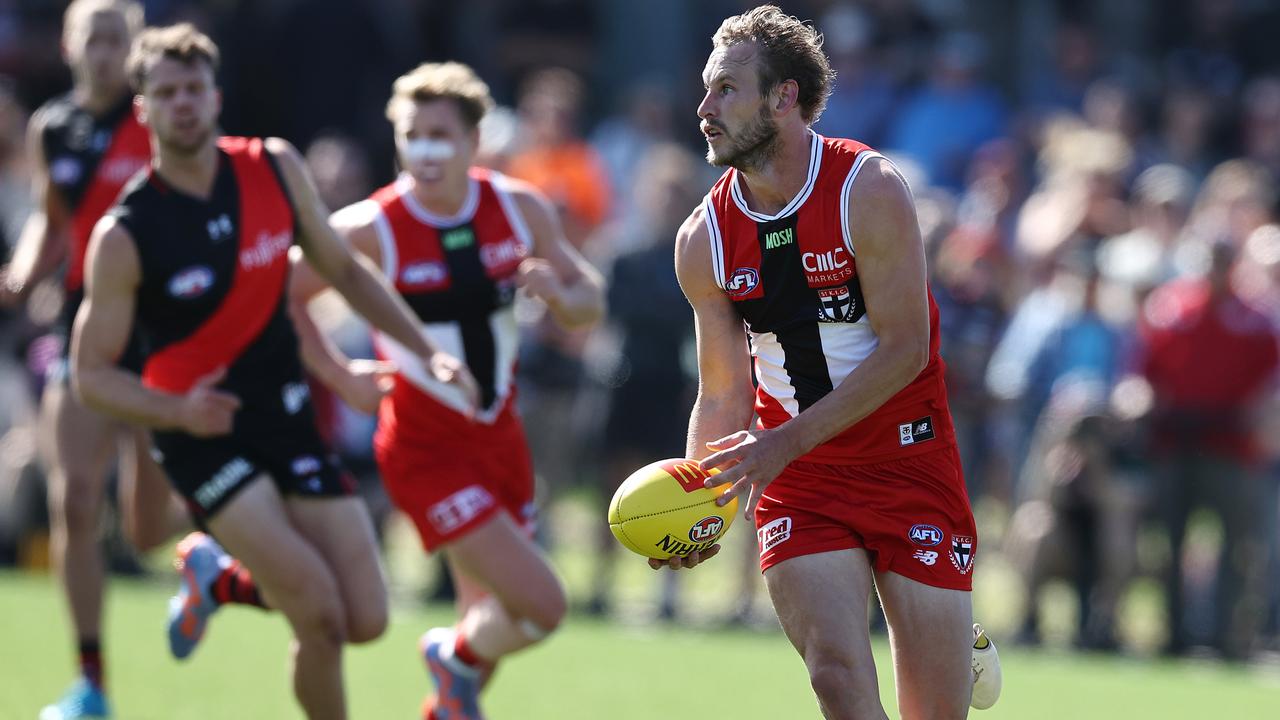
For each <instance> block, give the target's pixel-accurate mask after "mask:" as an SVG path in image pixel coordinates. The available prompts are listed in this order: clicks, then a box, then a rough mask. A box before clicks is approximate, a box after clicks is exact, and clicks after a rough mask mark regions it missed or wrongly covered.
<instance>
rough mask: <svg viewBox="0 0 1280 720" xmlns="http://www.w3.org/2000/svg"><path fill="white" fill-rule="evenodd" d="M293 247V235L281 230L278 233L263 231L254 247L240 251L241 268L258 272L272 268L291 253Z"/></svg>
mask: <svg viewBox="0 0 1280 720" xmlns="http://www.w3.org/2000/svg"><path fill="white" fill-rule="evenodd" d="M291 245H293V233H292V232H290V231H288V230H281V231H280V232H278V233H269V232H267V231H265V230H264V231H262V232H260V233H258V239H257V240H256V241H255V242H254V244H253V245H250V246H249V247H247V248H245V249H243V250H241V251H240V267H242V268H244V269H245V270H256V269H258V268H264V267H268V266H270V265H271V264H272V263H273V262H275V261H276V260H278V259H279V258H281V257H283V256H285V255H286V254H287V253H288V252H289V247H290V246H291Z"/></svg>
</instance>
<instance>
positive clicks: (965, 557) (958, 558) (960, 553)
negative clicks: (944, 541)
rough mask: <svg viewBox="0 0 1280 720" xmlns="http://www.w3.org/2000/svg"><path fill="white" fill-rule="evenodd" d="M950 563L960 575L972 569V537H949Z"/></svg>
mask: <svg viewBox="0 0 1280 720" xmlns="http://www.w3.org/2000/svg"><path fill="white" fill-rule="evenodd" d="M951 564H952V565H955V566H956V569H957V570H959V571H960V574H961V575H964V574H966V573H968V572H969V571H970V570H972V569H973V538H971V537H966V536H964V535H953V536H952V537H951Z"/></svg>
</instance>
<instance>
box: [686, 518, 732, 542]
mask: <svg viewBox="0 0 1280 720" xmlns="http://www.w3.org/2000/svg"><path fill="white" fill-rule="evenodd" d="M723 529H724V518H722V517H720V516H719V515H708V516H707V517H704V518H702V519H701V520H699V521H698V522H696V523H694V524H693V527H691V528H689V540H690V541H691V542H695V543H704V542H710V541H712V540H715V539H716V538H717V537H719V536H720V531H721V530H723Z"/></svg>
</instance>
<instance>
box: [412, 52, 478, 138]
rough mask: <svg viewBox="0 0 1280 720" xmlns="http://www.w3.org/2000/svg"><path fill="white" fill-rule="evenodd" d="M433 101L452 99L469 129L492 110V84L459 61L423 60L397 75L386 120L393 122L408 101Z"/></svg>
mask: <svg viewBox="0 0 1280 720" xmlns="http://www.w3.org/2000/svg"><path fill="white" fill-rule="evenodd" d="M431 100H452V101H453V102H454V103H455V104H456V105H457V106H458V110H459V111H460V112H461V113H462V119H463V121H464V122H466V124H467V127H469V128H476V127H479V126H480V120H481V119H482V118H484V116H485V114H486V113H488V112H489V111H490V110H491V109H493V97H492V96H491V95H489V86H488V85H486V84H485V82H484V80H481V79H480V76H479V75H476V71H475V70H472V69H471V68H470V67H468V66H466V65H463V64H462V63H457V62H447V63H423V64H421V65H419V66H418V67H416V68H414V69H412V70H410V71H409V72H407V73H405V74H404V75H401V76H400V77H398V78H396V81H395V83H394V84H393V85H392V86H391V99H390V100H388V101H387V119H388V120H390V121H391V122H393V123H394V122H395V121H396V113H397V112H398V110H399V108H400V107H401V106H402V105H403V104H404V103H405V102H409V103H419V102H429V101H431Z"/></svg>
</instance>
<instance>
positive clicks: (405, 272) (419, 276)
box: [400, 260, 449, 288]
mask: <svg viewBox="0 0 1280 720" xmlns="http://www.w3.org/2000/svg"><path fill="white" fill-rule="evenodd" d="M448 277H449V271H448V270H446V269H445V266H444V263H442V262H438V261H436V260H423V261H421V262H416V263H411V264H409V265H405V266H404V269H402V270H401V271H400V284H402V285H405V286H407V287H411V288H423V287H431V286H433V285H439V284H441V283H443V282H444V281H445V280H446V279H447V278H448Z"/></svg>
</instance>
